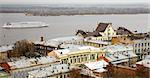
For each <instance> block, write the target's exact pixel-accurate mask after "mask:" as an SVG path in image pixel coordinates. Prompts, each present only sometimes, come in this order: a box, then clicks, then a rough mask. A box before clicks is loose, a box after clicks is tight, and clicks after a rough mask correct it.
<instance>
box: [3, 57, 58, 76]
mask: <svg viewBox="0 0 150 78" xmlns="http://www.w3.org/2000/svg"><path fill="white" fill-rule="evenodd" d="M11 61H12V62H7V63H6V64H3V65H2V66H3V67H4V68H5V70H7V71H8V72H9V73H10V74H11V78H27V76H28V72H29V71H33V70H36V69H40V68H42V67H46V66H49V65H52V64H57V63H59V62H57V60H56V59H55V58H54V57H49V56H47V57H39V58H26V57H20V59H18V58H13V59H11ZM8 67H9V68H8Z"/></svg>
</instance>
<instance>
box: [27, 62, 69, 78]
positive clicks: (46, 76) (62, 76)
mask: <svg viewBox="0 0 150 78" xmlns="http://www.w3.org/2000/svg"><path fill="white" fill-rule="evenodd" d="M71 70H72V69H71V68H70V67H69V66H68V65H67V64H55V65H52V66H47V67H44V68H41V69H37V70H33V71H30V72H28V74H29V76H28V78H70V77H71V76H70V74H69V72H70V71H71Z"/></svg>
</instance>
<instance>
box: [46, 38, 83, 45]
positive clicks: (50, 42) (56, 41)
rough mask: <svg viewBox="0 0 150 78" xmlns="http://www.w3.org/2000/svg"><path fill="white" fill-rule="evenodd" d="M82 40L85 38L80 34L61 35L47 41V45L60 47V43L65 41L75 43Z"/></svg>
mask: <svg viewBox="0 0 150 78" xmlns="http://www.w3.org/2000/svg"><path fill="white" fill-rule="evenodd" d="M81 40H83V38H82V37H79V36H68V37H59V38H55V39H50V40H48V41H46V43H45V45H49V46H55V47H58V45H61V44H64V43H73V42H78V41H81Z"/></svg>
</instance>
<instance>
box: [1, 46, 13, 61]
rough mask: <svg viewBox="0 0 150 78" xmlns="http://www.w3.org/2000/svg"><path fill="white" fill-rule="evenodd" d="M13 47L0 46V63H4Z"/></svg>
mask: <svg viewBox="0 0 150 78" xmlns="http://www.w3.org/2000/svg"><path fill="white" fill-rule="evenodd" d="M12 49H13V45H7V46H0V63H2V62H6V61H7V59H8V58H9V53H10V52H11V51H12Z"/></svg>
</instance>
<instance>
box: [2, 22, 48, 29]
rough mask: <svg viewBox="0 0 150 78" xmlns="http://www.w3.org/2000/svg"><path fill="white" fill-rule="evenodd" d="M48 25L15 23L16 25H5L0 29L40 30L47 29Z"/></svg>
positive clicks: (42, 23)
mask: <svg viewBox="0 0 150 78" xmlns="http://www.w3.org/2000/svg"><path fill="white" fill-rule="evenodd" d="M48 26H49V25H48V24H46V23H44V22H16V23H6V24H4V26H2V28H6V29H12V28H42V27H48Z"/></svg>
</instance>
